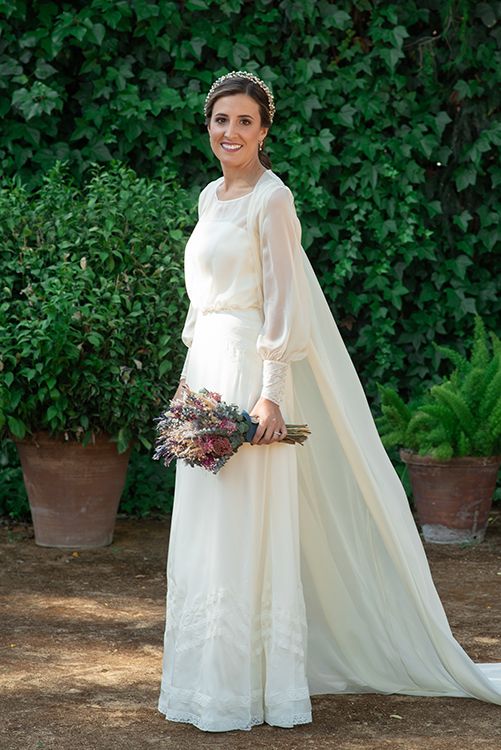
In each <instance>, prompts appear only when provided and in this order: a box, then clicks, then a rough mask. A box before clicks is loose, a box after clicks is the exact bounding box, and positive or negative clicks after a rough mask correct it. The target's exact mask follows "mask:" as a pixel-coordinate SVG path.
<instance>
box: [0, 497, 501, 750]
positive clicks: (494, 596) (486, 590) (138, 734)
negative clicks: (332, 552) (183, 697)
mask: <svg viewBox="0 0 501 750" xmlns="http://www.w3.org/2000/svg"><path fill="white" fill-rule="evenodd" d="M167 539H168V519H165V520H161V521H152V520H147V521H133V520H127V519H119V521H118V523H117V529H116V533H115V539H114V543H113V545H112V546H111V547H108V548H106V549H102V550H94V551H86V552H72V551H71V550H69V551H66V550H64V551H63V550H56V549H44V548H41V547H37V546H36V545H35V543H34V541H33V533H32V530H31V527H29V526H25V525H17V526H16V525H13V524H8V523H5V524H3V525H2V526H1V527H0V564H1V567H2V579H1V580H2V584H1V585H2V590H1V596H2V601H1V613H2V615H1V618H2V625H1V629H0V638H1V644H0V653H1V655H2V670H1V673H0V690H1V699H2V712H1V715H2V721H1V722H0V748H1V750H143V749H144V750H147V749H148V748H166V749H168V748H172V749H173V750H177V749H178V748H179V750H182V749H184V748H186V749H187V750H188V749H189V750H198V748H204V749H205V748H207V747H209V748H211V747H214V748H217V747H222V748H227V750H240V749H242V750H243V749H244V748H246V749H247V748H248V749H249V750H250V748H253V750H254V749H258V748H263V749H265V750H274V748H277V749H278V748H283V749H285V748H287V749H288V750H296V749H297V750H305V749H306V750H307V749H308V748H312V750H321V749H323V748H332V749H334V748H336V750H369V749H370V750H380V749H381V750H383V748H384V749H385V750H404V749H405V750H452V749H454V750H469V749H470V748H475V750H500V748H501V707H500V706H496V705H492V704H488V703H484V702H481V701H477V700H473V699H471V700H470V699H466V698H445V699H442V698H418V697H410V696H402V695H391V696H385V695H376V694H370V695H367V694H366V695H338V696H314V697H313V698H312V703H313V723H312V724H308V725H305V726H298V727H294V728H293V729H279V728H276V727H270V726H267V725H262V726H258V727H254V728H253V729H252V730H251V731H250V732H238V731H236V732H225V733H204V732H201V731H199V730H198V729H196V728H194V727H192V726H189V725H183V724H177V723H174V722H168V721H166V720H165V719H164V718H163V717H162V716H161V715H160V714H159V713H158V712H157V710H156V703H157V698H158V688H159V680H160V671H161V657H162V637H163V627H164V617H165V575H164V572H165V561H166V553H167ZM426 551H427V554H428V558H429V560H430V565H431V568H432V572H433V577H434V580H435V583H436V586H437V589H438V591H439V594H440V596H441V598H442V601H443V603H444V606H445V609H446V611H447V615H448V617H449V622H450V625H451V627H452V629H453V631H454V635H455V636H456V638H458V640H459V641H460V643H461V645H462V646H463V647H464V648H465V649H466V651H467V652H468V653H469V654H470V656H471V657H472V658H473V659H474V660H475V661H480V662H487V661H501V605H500V600H501V597H500V591H501V513H499V512H497V513H494V514H493V515H492V518H491V524H490V527H489V530H488V535H487V539H486V541H485V542H484V543H483V544H482V545H480V546H479V547H473V548H471V547H470V548H466V547H465V548H454V547H451V546H446V547H434V546H432V545H427V546H426Z"/></svg>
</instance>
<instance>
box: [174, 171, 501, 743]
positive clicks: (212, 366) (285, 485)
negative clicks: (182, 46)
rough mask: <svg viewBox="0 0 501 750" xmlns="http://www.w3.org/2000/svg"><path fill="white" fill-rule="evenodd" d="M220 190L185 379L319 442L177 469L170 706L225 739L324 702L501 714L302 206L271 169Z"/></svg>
mask: <svg viewBox="0 0 501 750" xmlns="http://www.w3.org/2000/svg"><path fill="white" fill-rule="evenodd" d="M221 182H222V178H219V179H218V180H215V181H213V182H211V183H209V184H208V185H207V186H206V188H205V189H204V190H203V191H202V193H201V195H200V199H199V221H198V223H197V225H196V227H195V229H194V231H193V234H192V236H191V237H190V240H189V241H188V244H187V246H186V253H185V279H186V288H187V292H188V296H189V299H190V307H189V311H188V315H187V318H186V321H185V325H184V329H183V332H182V339H183V341H184V343H185V344H186V346H187V347H188V353H187V357H186V361H185V366H184V368H183V374H184V375H185V377H186V380H187V383H188V385H189V386H190V387H191V388H192V389H194V390H198V389H200V388H202V387H206V388H209V389H210V390H214V391H217V392H219V393H220V394H221V395H222V398H223V399H224V400H225V401H227V402H229V403H235V404H238V405H239V407H240V408H241V409H246V410H247V411H251V410H252V407H253V406H254V404H255V403H256V401H257V399H258V397H259V396H260V395H261V394H263V395H266V396H267V397H268V398H271V399H272V400H273V401H275V402H276V403H279V404H280V408H281V413H282V415H283V417H284V419H285V422H286V423H291V422H292V423H293V422H300V423H307V424H308V425H309V426H310V429H311V436H310V437H309V439H308V440H307V441H306V442H305V443H304V445H303V446H290V445H286V444H284V443H272V444H271V445H263V446H260V445H250V444H244V445H243V446H242V447H241V448H240V449H239V451H238V453H237V454H236V455H235V456H233V457H232V458H231V459H230V460H229V462H228V463H227V464H226V465H225V466H224V467H223V468H222V469H221V470H220V472H219V473H218V474H216V475H214V474H211V473H210V472H208V471H206V470H204V469H200V468H196V467H189V466H187V465H186V464H185V463H184V462H183V461H178V462H177V467H176V485H175V495H174V506H173V513H172V522H171V532H170V543H169V553H168V561H167V618H166V629H165V642H164V659H163V674H162V685H161V693H160V700H159V710H160V711H161V712H162V713H163V714H164V715H165V716H166V718H167V719H170V720H172V721H180V722H188V723H191V724H194V725H195V726H197V727H199V728H200V729H203V730H206V731H226V730H232V729H250V728H251V727H252V726H253V725H255V724H260V723H262V722H267V723H268V724H273V725H276V726H282V727H292V726H294V725H295V724H301V723H307V722H310V721H311V720H312V714H311V701H310V696H311V695H316V694H321V693H362V692H377V693H403V694H407V695H424V696H457V697H473V698H478V699H481V700H485V701H491V702H493V703H497V704H499V705H501V663H494V664H475V663H474V662H473V661H472V660H471V659H470V658H469V656H468V655H467V654H466V652H465V651H464V650H463V649H462V647H461V646H460V644H459V643H458V642H457V641H456V640H455V638H454V637H453V635H452V633H451V630H450V627H449V624H448V621H447V617H446V614H445V612H444V609H443V607H442V604H441V602H440V599H439V597H438V594H437V591H436V589H435V586H434V583H433V580H432V577H431V574H430V570H429V566H428V562H427V559H426V556H425V553H424V549H423V546H422V544H421V540H420V537H419V534H418V531H417V529H416V526H415V523H414V520H413V517H412V514H411V512H410V509H409V504H408V500H407V497H406V495H405V492H404V490H403V487H402V485H401V483H400V480H399V478H398V475H397V474H396V472H395V470H394V468H393V466H392V464H391V462H390V460H389V458H388V455H387V454H386V451H385V450H384V448H383V446H382V443H381V441H380V438H379V435H378V433H377V430H376V427H375V424H374V421H373V418H372V415H371V411H370V408H369V405H368V403H367V399H366V397H365V393H364V391H363V388H362V386H361V384H360V380H359V378H358V376H357V373H356V370H355V368H354V366H353V364H352V362H351V359H350V357H349V354H348V352H347V350H346V348H345V346H344V343H343V341H342V338H341V336H340V334H339V331H338V329H337V326H336V323H335V321H334V319H333V317H332V314H331V312H330V310H329V307H328V304H327V301H326V299H325V297H324V295H323V293H322V290H321V288H320V285H319V284H318V281H317V279H316V276H315V273H314V271H313V269H312V267H311V264H310V262H309V260H308V257H307V256H306V254H305V252H304V250H303V248H302V247H301V228H300V224H299V221H298V218H297V215H296V212H295V209H294V201H293V197H292V193H291V191H290V190H289V188H288V187H286V186H285V185H284V183H283V182H282V181H281V180H280V178H279V177H278V176H277V175H275V174H274V173H273V172H272V171H271V170H267V171H266V172H265V173H264V174H263V175H262V176H261V178H260V179H259V181H258V183H257V184H256V186H255V187H254V189H253V190H252V192H250V193H249V194H247V195H245V196H242V197H241V198H236V199H234V200H227V201H222V200H220V199H219V198H218V196H217V193H216V190H217V188H218V186H219V185H220V184H221ZM500 660H501V654H500Z"/></svg>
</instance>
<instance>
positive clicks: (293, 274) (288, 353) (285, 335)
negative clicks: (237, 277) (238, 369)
mask: <svg viewBox="0 0 501 750" xmlns="http://www.w3.org/2000/svg"><path fill="white" fill-rule="evenodd" d="M258 227H259V240H260V253H261V269H262V290H263V310H264V322H263V326H262V328H261V331H260V333H259V336H258V338H257V342H256V346H257V350H258V352H259V354H260V355H261V357H262V359H263V384H262V390H261V396H263V397H264V398H267V399H270V401H273V402H274V403H276V404H279V405H280V403H281V401H282V398H283V395H284V392H285V382H286V377H287V372H288V368H289V366H290V362H291V361H294V360H298V359H303V357H305V356H306V354H307V347H308V341H309V332H310V324H311V316H310V309H309V288H308V284H307V280H306V275H305V270H304V264H303V257H302V254H303V253H304V250H303V248H302V246H301V224H300V222H299V219H298V217H297V214H296V209H295V207H294V198H293V196H292V193H291V191H290V190H289V188H288V187H287V186H286V185H280V186H278V187H277V188H276V189H274V190H273V192H272V193H271V196H270V197H269V198H268V200H267V201H266V202H265V204H264V205H263V207H262V208H261V210H260V211H259V215H258Z"/></svg>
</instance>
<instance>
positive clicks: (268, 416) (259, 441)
mask: <svg viewBox="0 0 501 750" xmlns="http://www.w3.org/2000/svg"><path fill="white" fill-rule="evenodd" d="M249 415H250V416H251V417H257V418H258V419H259V424H258V426H257V430H256V434H255V435H254V437H253V438H252V441H251V445H269V444H270V443H274V442H276V441H279V440H283V439H284V437H285V436H286V435H287V428H286V426H285V422H284V419H283V417H282V414H281V412H280V407H279V406H278V404H276V403H275V402H274V401H270V399H268V398H263V397H260V398H259V399H258V401H257V402H256V404H255V405H254V407H253V409H252V411H251V412H249ZM277 433H280V434H277Z"/></svg>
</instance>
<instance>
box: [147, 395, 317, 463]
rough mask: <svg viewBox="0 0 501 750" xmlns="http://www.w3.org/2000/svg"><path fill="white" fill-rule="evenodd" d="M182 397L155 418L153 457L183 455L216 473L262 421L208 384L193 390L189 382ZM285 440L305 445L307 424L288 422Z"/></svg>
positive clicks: (189, 461) (169, 457) (158, 458)
mask: <svg viewBox="0 0 501 750" xmlns="http://www.w3.org/2000/svg"><path fill="white" fill-rule="evenodd" d="M182 393H183V395H182V397H181V398H178V399H175V400H174V399H173V400H172V401H171V402H170V406H169V408H168V409H167V410H166V411H164V412H163V413H162V414H161V415H160V416H159V417H157V418H156V419H155V422H156V423H157V424H156V431H157V440H156V444H155V452H154V454H153V458H154V459H155V460H162V459H163V462H164V465H165V466H168V465H169V464H170V462H171V461H172V460H173V459H176V458H182V459H183V460H184V461H186V463H187V464H188V465H189V466H200V467H202V468H204V469H208V470H209V471H211V472H212V473H213V474H217V472H218V471H219V470H220V469H221V468H222V467H223V466H224V465H225V463H226V462H227V461H228V460H229V459H230V458H231V456H233V454H234V453H236V452H237V450H238V449H239V448H240V446H241V445H243V443H246V442H247V443H250V442H251V441H252V438H253V437H254V435H255V433H256V430H257V427H258V421H257V420H255V419H253V418H252V417H251V416H250V415H249V414H248V413H247V412H246V411H245V410H243V411H240V409H239V407H238V406H237V405H236V404H227V403H226V402H225V401H223V400H222V398H221V395H220V394H219V393H216V392H214V391H209V390H207V388H202V389H201V390H200V391H198V392H196V391H192V390H191V389H190V388H189V387H188V386H187V385H186V384H185V385H184V386H183V388H182ZM286 428H287V435H286V436H285V437H284V438H282V440H281V441H280V442H281V443H289V444H290V445H295V444H299V445H302V444H303V443H304V441H305V440H306V439H307V438H308V435H309V434H310V430H309V428H308V425H305V424H287V425H286Z"/></svg>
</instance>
